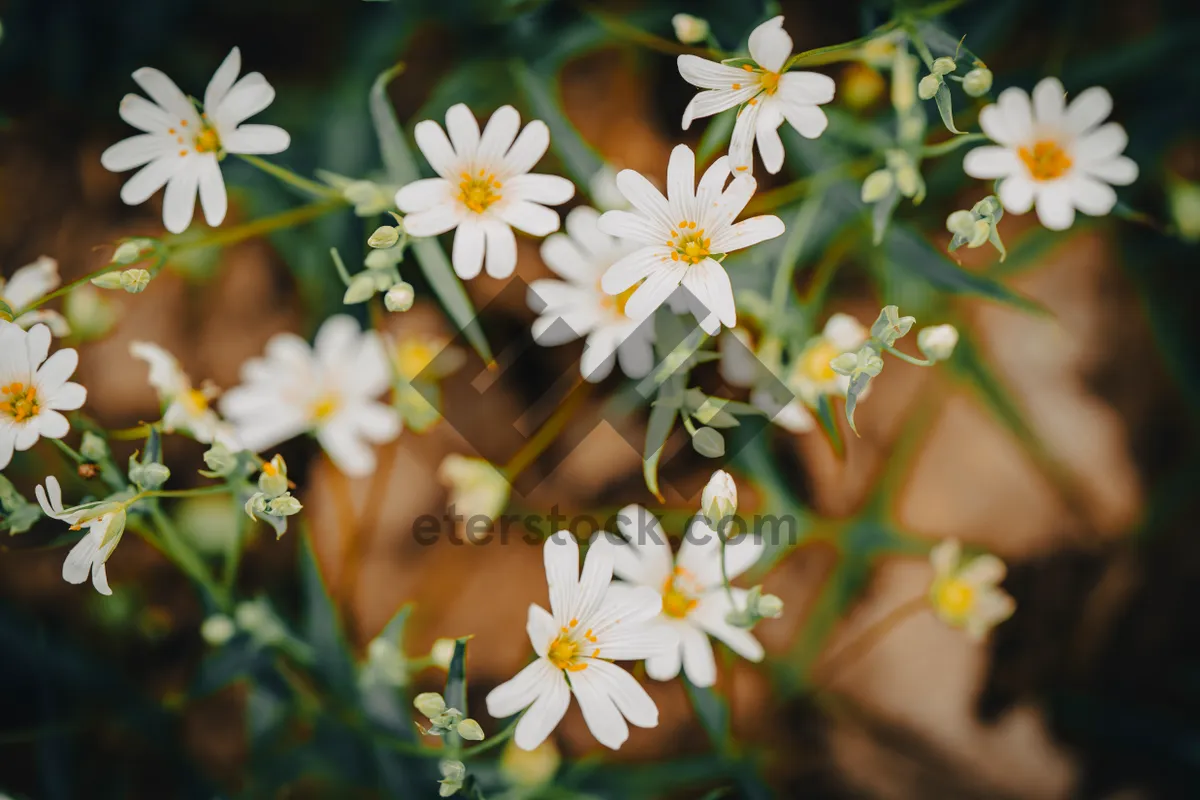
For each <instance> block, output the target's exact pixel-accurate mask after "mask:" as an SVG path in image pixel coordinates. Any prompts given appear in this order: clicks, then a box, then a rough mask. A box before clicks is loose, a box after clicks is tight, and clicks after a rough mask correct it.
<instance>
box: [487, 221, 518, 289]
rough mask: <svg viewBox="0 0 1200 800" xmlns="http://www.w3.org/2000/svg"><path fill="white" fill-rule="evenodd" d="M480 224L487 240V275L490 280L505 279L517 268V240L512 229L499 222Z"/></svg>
mask: <svg viewBox="0 0 1200 800" xmlns="http://www.w3.org/2000/svg"><path fill="white" fill-rule="evenodd" d="M481 224H482V227H483V233H484V236H485V238H486V239H487V250H486V254H487V261H486V264H485V266H486V269H487V274H488V276H489V277H492V278H497V279H504V278H507V277H508V276H509V275H512V274H513V270H515V269H516V268H517V238H516V237H515V236H513V232H512V228H510V227H508V226H507V225H505V224H504V223H503V222H500V221H499V220H494V219H485V220H483V222H482V223H481Z"/></svg>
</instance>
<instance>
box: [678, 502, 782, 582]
mask: <svg viewBox="0 0 1200 800" xmlns="http://www.w3.org/2000/svg"><path fill="white" fill-rule="evenodd" d="M762 551H763V541H762V537H760V536H752V535H750V534H748V533H743V534H739V535H737V536H734V537H733V538H731V539H730V540H729V542H728V543H727V544H726V545H725V571H726V574H727V575H728V576H729V577H730V579H733V578H736V577H737V576H738V575H741V574H742V573H743V572H745V571H746V570H748V569H750V567H752V566H754V564H755V563H757V562H758V559H759V558H760V557H761V556H762ZM675 563H676V564H677V565H678V566H680V567H682V568H683V569H685V570H687V571H688V572H689V573H691V575H692V580H693V581H694V582H695V583H696V584H698V585H699V586H702V587H704V588H706V589H708V588H712V587H716V586H720V585H721V584H722V582H723V578H722V577H721V537H719V536H718V535H717V532H716V531H714V530H713V529H712V527H710V526H709V524H708V523H707V522H706V521H705V520H704V517H701V516H698V515H697V516H695V517H693V518H692V521H691V524H690V525H688V529H687V535H685V536H684V537H683V545H682V546H680V548H679V556H678V558H676V560H675Z"/></svg>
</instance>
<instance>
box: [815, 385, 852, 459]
mask: <svg viewBox="0 0 1200 800" xmlns="http://www.w3.org/2000/svg"><path fill="white" fill-rule="evenodd" d="M816 416H817V422H818V423H819V424H820V426H821V430H823V431H824V432H825V438H827V439H828V440H829V444H830V445H831V446H832V447H833V452H834V453H835V454H837V457H838V458H841V457H842V456H843V455H845V453H846V443H845V442H843V441H842V431H841V429H839V428H838V426H837V421H836V420H835V419H834V418H833V403H832V402H831V401H830V399H829V395H824V394H823V395H821V399H820V400H818V401H817V415H816Z"/></svg>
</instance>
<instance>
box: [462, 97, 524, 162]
mask: <svg viewBox="0 0 1200 800" xmlns="http://www.w3.org/2000/svg"><path fill="white" fill-rule="evenodd" d="M520 127H521V115H520V114H518V113H517V110H516V109H515V108H513V107H512V106H500V107H499V108H497V109H496V111H495V112H494V113H493V114H492V116H491V118H490V119H488V122H487V127H485V128H484V129H483V136H481V137H480V138H479V150H478V151H477V152H476V154H475V164H474V165H475V167H476V168H480V167H485V166H486V167H490V168H491V169H492V170H493V171H494V170H496V169H498V168H500V166H501V163H502V161H503V159H504V154H505V153H507V152H508V149H509V148H510V147H512V144H513V140H514V139H516V138H517V129H518V128H520ZM539 157H540V156H539Z"/></svg>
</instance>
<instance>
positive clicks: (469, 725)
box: [456, 719, 483, 742]
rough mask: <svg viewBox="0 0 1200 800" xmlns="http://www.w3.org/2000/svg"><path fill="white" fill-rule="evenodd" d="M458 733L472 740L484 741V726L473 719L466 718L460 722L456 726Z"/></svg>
mask: <svg viewBox="0 0 1200 800" xmlns="http://www.w3.org/2000/svg"><path fill="white" fill-rule="evenodd" d="M456 730H457V731H458V735H459V736H461V737H462V738H464V739H469V740H470V741H472V742H482V741H483V728H481V727H479V723H478V722H476V721H475V720H473V719H464V720H463V721H462V722H460V723H458V727H457V728H456Z"/></svg>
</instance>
